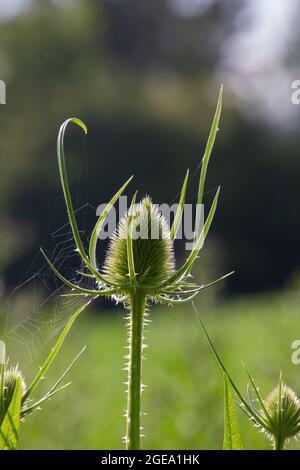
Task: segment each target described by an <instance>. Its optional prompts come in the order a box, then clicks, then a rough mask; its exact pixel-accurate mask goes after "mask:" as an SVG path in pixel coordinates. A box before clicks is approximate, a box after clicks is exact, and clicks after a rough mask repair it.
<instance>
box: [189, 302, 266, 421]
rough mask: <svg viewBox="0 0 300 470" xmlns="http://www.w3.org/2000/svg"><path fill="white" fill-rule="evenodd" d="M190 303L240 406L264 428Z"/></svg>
mask: <svg viewBox="0 0 300 470" xmlns="http://www.w3.org/2000/svg"><path fill="white" fill-rule="evenodd" d="M192 305H193V310H194V313H195V315H196V318H197V320H198V321H199V323H200V325H201V327H202V330H203V332H204V334H205V336H206V339H207V341H208V344H209V345H210V347H211V349H212V351H213V353H214V355H215V357H216V359H217V362H218V363H219V366H220V367H221V369H222V370H223V372H224V373H225V374H226V376H227V378H228V380H229V382H230V384H231V386H232V388H233V390H234V391H235V393H236V394H237V396H238V398H239V399H240V400H241V402H242V404H243V406H244V408H245V409H243V408H242V409H243V411H247V412H248V413H249V414H250V416H252V417H253V418H254V419H255V420H256V421H257V422H258V423H259V424H260V425H261V426H262V427H263V428H266V423H265V421H264V420H263V418H262V417H261V415H260V414H258V413H255V411H254V410H253V409H252V408H251V406H249V404H248V403H247V401H246V400H245V399H244V397H243V395H242V394H241V392H240V391H239V389H238V388H237V386H236V385H235V383H234V381H233V379H232V378H231V376H230V374H229V372H228V370H227V369H226V367H225V364H224V362H223V361H222V359H221V356H220V355H219V354H218V352H217V350H216V348H215V347H214V344H213V342H212V340H211V339H210V336H209V334H208V332H207V330H206V328H205V326H204V323H203V321H202V320H201V317H200V315H199V312H198V311H197V309H196V306H195V304H194V302H192Z"/></svg>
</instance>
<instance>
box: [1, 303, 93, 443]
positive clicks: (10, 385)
mask: <svg viewBox="0 0 300 470" xmlns="http://www.w3.org/2000/svg"><path fill="white" fill-rule="evenodd" d="M79 313H80V310H78V311H77V312H76V313H75V314H73V316H72V317H71V318H70V319H69V321H68V322H67V324H66V325H65V327H64V329H63V331H62V332H61V334H60V335H59V338H58V340H57V341H56V343H55V345H54V347H53V348H52V349H51V351H50V353H49V354H48V356H47V358H46V360H45V361H44V363H43V365H42V366H41V367H40V368H39V370H38V372H37V373H36V375H35V376H34V378H33V380H32V381H31V382H30V384H29V385H28V386H26V382H25V378H24V376H23V373H22V372H21V370H20V368H19V365H14V366H13V365H10V361H9V359H8V358H7V356H6V345H5V343H4V341H0V450H16V449H17V446H18V440H19V430H20V429H19V428H20V424H21V423H22V422H23V421H24V420H25V419H26V418H27V417H28V416H29V415H31V414H32V413H33V412H36V411H38V410H41V409H42V407H43V406H44V405H45V404H46V402H48V401H49V400H51V399H52V398H53V397H54V396H55V395H56V394H57V393H59V392H61V391H63V390H64V389H65V388H67V387H69V385H70V384H71V382H68V383H65V384H63V382H64V379H65V378H66V376H67V374H68V373H69V372H70V370H71V369H72V367H73V366H74V364H75V362H76V361H77V359H78V358H79V356H80V355H81V354H82V353H83V351H84V350H85V347H84V348H83V349H82V350H81V351H80V352H79V354H77V355H76V357H75V358H74V359H73V360H72V362H71V363H70V364H69V365H68V367H67V368H66V369H65V371H64V372H63V374H62V375H61V376H60V377H59V379H58V380H57V381H56V382H55V383H54V384H53V385H52V386H51V387H50V388H49V390H48V391H47V392H46V393H44V394H43V395H42V396H41V397H40V398H38V399H32V394H33V392H35V390H36V388H37V387H38V386H39V384H40V383H41V381H43V380H44V379H45V375H46V372H47V371H48V369H49V367H50V366H51V364H52V363H53V361H54V360H55V358H56V356H57V355H58V353H59V351H60V349H61V347H62V345H63V343H64V340H65V338H66V336H67V334H68V332H69V331H70V328H71V326H72V324H73V323H74V321H75V319H76V317H77V316H78V315H79Z"/></svg>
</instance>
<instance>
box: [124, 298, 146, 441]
mask: <svg viewBox="0 0 300 470" xmlns="http://www.w3.org/2000/svg"><path fill="white" fill-rule="evenodd" d="M144 309H145V295H144V293H143V292H140V291H138V290H135V291H133V292H132V294H131V314H130V325H129V327H130V329H129V365H128V401H127V436H126V448H127V450H139V448H140V417H141V391H142V389H141V387H142V382H141V381H142V349H143V324H144Z"/></svg>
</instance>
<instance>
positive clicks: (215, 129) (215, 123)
mask: <svg viewBox="0 0 300 470" xmlns="http://www.w3.org/2000/svg"><path fill="white" fill-rule="evenodd" d="M222 97H223V85H221V87H220V91H219V98H218V103H217V108H216V112H215V116H214V119H213V123H212V126H211V130H210V133H209V136H208V140H207V144H206V148H205V152H204V156H203V159H202V166H201V173H200V179H199V187H198V197H197V205H198V208H199V207H200V206H201V204H202V201H203V194H204V185H205V179H206V172H207V167H208V163H209V159H210V155H211V152H212V149H213V146H214V143H215V140H216V135H217V132H218V129H219V121H220V115H221V110H222ZM199 223H200V211H199V210H197V213H196V222H195V238H196V236H197V234H198V231H199Z"/></svg>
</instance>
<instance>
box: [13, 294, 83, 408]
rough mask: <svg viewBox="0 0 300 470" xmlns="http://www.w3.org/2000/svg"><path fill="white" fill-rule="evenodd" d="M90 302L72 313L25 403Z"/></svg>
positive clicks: (29, 390)
mask: <svg viewBox="0 0 300 470" xmlns="http://www.w3.org/2000/svg"><path fill="white" fill-rule="evenodd" d="M88 303H89V302H87V303H86V304H85V305H83V306H81V307H80V308H79V309H78V310H76V312H75V313H74V314H73V315H72V317H71V318H70V320H69V321H68V323H67V324H66V326H65V327H64V329H63V331H62V333H61V334H60V336H59V338H58V340H57V342H56V344H55V346H54V347H53V348H52V349H51V352H50V354H49V355H48V357H47V359H46V360H45V362H44V364H43V365H42V367H41V368H40V370H39V372H38V373H37V375H36V376H35V378H34V379H33V381H32V382H31V384H30V385H29V387H28V389H27V391H26V393H25V394H24V396H23V399H22V402H23V403H24V402H25V401H26V400H27V399H28V398H29V396H30V395H31V393H32V392H33V390H34V389H35V388H36V386H37V385H38V384H39V382H40V381H41V380H42V378H43V376H44V374H45V373H46V372H47V370H48V369H49V367H50V366H51V364H52V362H53V361H54V359H55V357H56V356H57V354H58V352H59V350H60V348H61V347H62V345H63V342H64V340H65V339H66V336H67V334H68V333H69V331H70V329H71V326H72V325H73V323H74V322H75V320H76V318H77V317H78V315H79V314H80V313H81V312H83V310H84V309H85V308H86V307H87V305H88Z"/></svg>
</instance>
